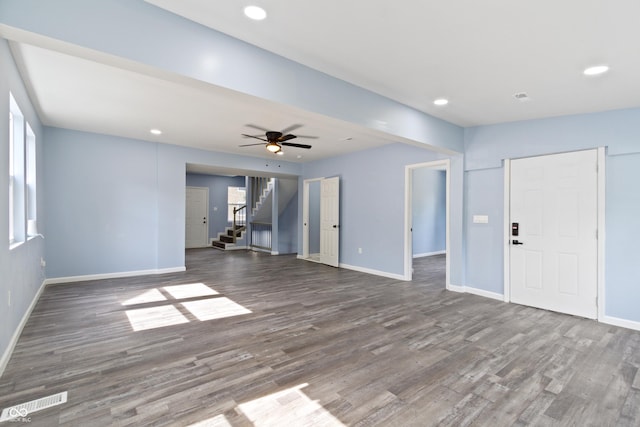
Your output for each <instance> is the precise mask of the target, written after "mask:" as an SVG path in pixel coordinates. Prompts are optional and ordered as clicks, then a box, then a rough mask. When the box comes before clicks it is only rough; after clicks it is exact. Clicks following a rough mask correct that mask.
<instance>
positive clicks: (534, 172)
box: [509, 150, 598, 319]
mask: <svg viewBox="0 0 640 427" xmlns="http://www.w3.org/2000/svg"><path fill="white" fill-rule="evenodd" d="M597 164H598V155H597V151H596V150H590V151H580V152H574V153H565V154H556V155H550V156H540V157H531V158H526V159H518V160H513V161H512V162H511V195H510V200H511V206H510V223H511V224H510V225H511V228H512V232H511V235H510V236H509V240H510V260H511V261H510V272H511V273H510V293H511V301H512V302H515V303H519V304H524V305H529V306H533V307H538V308H543V309H547V310H552V311H557V312H562V313H567V314H572V315H577V316H582V317H587V318H591V319H595V318H596V317H597V301H596V298H597V283H598V282H597V275H598V269H597V251H598V246H597V243H598V242H597V225H598V209H597V206H598V192H597V188H598V187H597ZM516 228H517V232H516V231H515V230H514V229H516ZM516 233H517V235H514V234H516Z"/></svg>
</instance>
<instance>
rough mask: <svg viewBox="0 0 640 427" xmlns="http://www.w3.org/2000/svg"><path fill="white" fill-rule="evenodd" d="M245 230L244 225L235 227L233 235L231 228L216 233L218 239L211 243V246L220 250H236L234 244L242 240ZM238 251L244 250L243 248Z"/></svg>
mask: <svg viewBox="0 0 640 427" xmlns="http://www.w3.org/2000/svg"><path fill="white" fill-rule="evenodd" d="M246 229H247V227H246V226H245V225H236V228H235V233H234V229H233V227H227V228H225V230H224V231H223V232H222V233H218V238H217V239H216V240H214V241H213V242H211V245H212V246H213V247H214V248H218V249H222V250H230V249H234V248H237V246H236V243H237V241H238V240H241V239H242V238H243V232H244V231H245V230H246ZM238 249H244V247H242V248H238Z"/></svg>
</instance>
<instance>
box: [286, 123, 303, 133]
mask: <svg viewBox="0 0 640 427" xmlns="http://www.w3.org/2000/svg"><path fill="white" fill-rule="evenodd" d="M302 126H304V125H301V124H295V125H291V126H289V127H288V128H284V129H282V131H281V132H282V134H283V135H284V134H287V133H290V132H293V131H294V130H296V129H298V128H301V127H302Z"/></svg>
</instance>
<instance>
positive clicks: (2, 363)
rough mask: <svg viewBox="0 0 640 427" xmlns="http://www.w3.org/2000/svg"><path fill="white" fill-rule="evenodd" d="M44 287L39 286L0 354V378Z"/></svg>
mask: <svg viewBox="0 0 640 427" xmlns="http://www.w3.org/2000/svg"><path fill="white" fill-rule="evenodd" d="M45 286H46V283H45V281H43V282H42V284H41V285H40V288H39V289H38V292H36V294H35V295H34V296H33V300H31V304H30V305H29V308H27V311H25V312H24V315H23V316H22V319H21V320H20V323H19V324H18V327H17V328H16V330H15V331H14V332H13V335H12V336H11V339H10V340H9V344H8V345H7V348H6V349H5V351H4V353H3V354H2V357H1V358H0V377H1V376H2V374H3V373H4V370H5V368H6V367H7V364H8V363H9V359H11V355H12V354H13V350H14V349H15V347H16V344H17V343H18V339H19V338H20V335H21V334H22V330H23V329H24V327H25V325H26V324H27V321H28V320H29V317H31V312H32V311H33V309H34V308H35V306H36V304H37V303H38V300H39V299H40V296H41V295H42V292H43V291H44V288H45Z"/></svg>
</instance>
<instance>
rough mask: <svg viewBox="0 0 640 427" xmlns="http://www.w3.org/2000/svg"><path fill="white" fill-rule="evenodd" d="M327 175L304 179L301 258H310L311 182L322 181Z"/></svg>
mask: <svg viewBox="0 0 640 427" xmlns="http://www.w3.org/2000/svg"><path fill="white" fill-rule="evenodd" d="M323 179H325V177H320V178H310V179H305V180H304V181H302V255H301V256H300V258H302V259H308V258H309V184H310V183H311V182H315V181H322V180H323Z"/></svg>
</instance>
